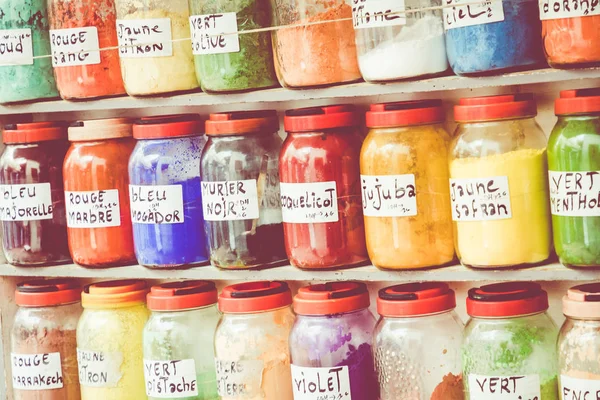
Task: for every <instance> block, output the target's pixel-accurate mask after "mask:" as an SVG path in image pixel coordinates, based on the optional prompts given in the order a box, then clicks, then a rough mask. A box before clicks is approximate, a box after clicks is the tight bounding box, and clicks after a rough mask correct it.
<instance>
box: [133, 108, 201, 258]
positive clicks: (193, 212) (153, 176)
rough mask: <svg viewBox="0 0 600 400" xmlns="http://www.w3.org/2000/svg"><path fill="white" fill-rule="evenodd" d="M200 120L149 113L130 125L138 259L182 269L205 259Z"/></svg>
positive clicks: (135, 240)
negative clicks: (135, 142)
mask: <svg viewBox="0 0 600 400" xmlns="http://www.w3.org/2000/svg"><path fill="white" fill-rule="evenodd" d="M203 126H204V124H203V122H202V120H201V119H200V118H199V117H198V116H196V115H180V116H161V117H147V118H142V119H140V120H139V121H137V122H136V123H135V125H134V127H133V136H134V138H135V139H137V144H136V147H135V149H134V151H133V153H132V155H131V158H130V159H129V183H130V185H129V200H130V204H131V217H132V218H131V219H132V222H133V239H134V244H135V253H136V256H137V259H138V262H139V263H140V264H141V265H144V266H146V267H149V268H164V269H167V268H184V267H189V266H192V265H196V264H203V263H206V262H208V256H207V250H206V236H205V233H204V217H203V214H202V197H201V191H200V155H201V154H202V149H203V147H204V144H205V142H206V141H205V138H204V136H203V131H204V129H203Z"/></svg>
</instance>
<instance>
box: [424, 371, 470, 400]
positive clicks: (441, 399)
mask: <svg viewBox="0 0 600 400" xmlns="http://www.w3.org/2000/svg"><path fill="white" fill-rule="evenodd" d="M464 398H465V394H464V388H463V380H462V375H458V376H457V375H453V374H451V373H450V374H448V375H446V376H444V379H442V382H441V383H440V384H439V385H437V386H436V388H435V390H434V391H433V393H432V394H431V400H463V399H464Z"/></svg>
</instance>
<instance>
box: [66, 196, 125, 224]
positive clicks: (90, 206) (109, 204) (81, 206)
mask: <svg viewBox="0 0 600 400" xmlns="http://www.w3.org/2000/svg"><path fill="white" fill-rule="evenodd" d="M65 204H66V208H67V226H68V227H69V228H106V227H110V226H120V225H121V207H120V205H119V190H118V189H111V190H92V191H87V192H65Z"/></svg>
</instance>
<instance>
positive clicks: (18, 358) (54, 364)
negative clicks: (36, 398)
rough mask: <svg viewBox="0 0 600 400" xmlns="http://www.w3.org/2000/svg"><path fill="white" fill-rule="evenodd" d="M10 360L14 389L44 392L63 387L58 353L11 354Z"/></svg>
mask: <svg viewBox="0 0 600 400" xmlns="http://www.w3.org/2000/svg"><path fill="white" fill-rule="evenodd" d="M11 358H12V380H13V388H14V389H19V390H45V389H61V388H62V387H63V384H64V382H63V375H62V366H61V362H60V353H45V354H15V353H11Z"/></svg>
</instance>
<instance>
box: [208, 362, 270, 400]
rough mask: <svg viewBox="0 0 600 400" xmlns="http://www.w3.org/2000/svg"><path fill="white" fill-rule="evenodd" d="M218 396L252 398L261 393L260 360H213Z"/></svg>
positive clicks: (261, 373)
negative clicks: (215, 369)
mask: <svg viewBox="0 0 600 400" xmlns="http://www.w3.org/2000/svg"><path fill="white" fill-rule="evenodd" d="M215 366H216V368H217V385H218V392H219V396H227V397H237V396H240V397H241V398H244V397H253V396H260V395H261V393H262V390H261V385H262V375H263V368H264V364H263V362H262V361H261V360H239V361H228V360H219V359H216V360H215Z"/></svg>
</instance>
